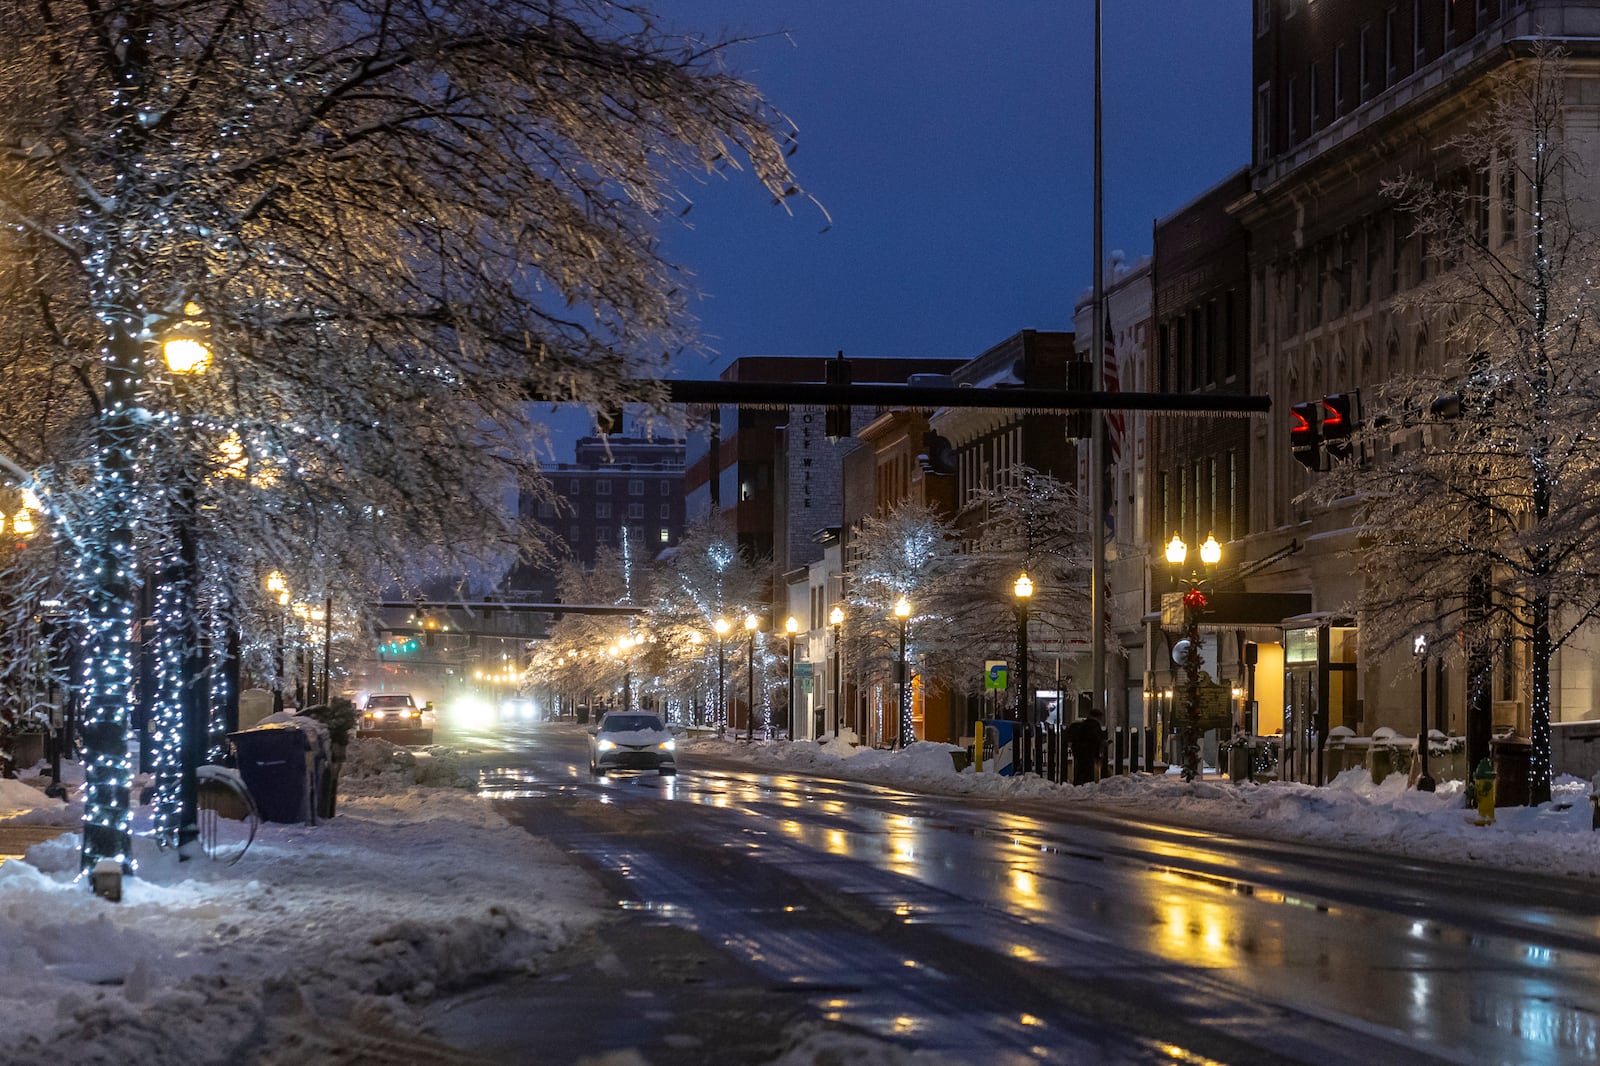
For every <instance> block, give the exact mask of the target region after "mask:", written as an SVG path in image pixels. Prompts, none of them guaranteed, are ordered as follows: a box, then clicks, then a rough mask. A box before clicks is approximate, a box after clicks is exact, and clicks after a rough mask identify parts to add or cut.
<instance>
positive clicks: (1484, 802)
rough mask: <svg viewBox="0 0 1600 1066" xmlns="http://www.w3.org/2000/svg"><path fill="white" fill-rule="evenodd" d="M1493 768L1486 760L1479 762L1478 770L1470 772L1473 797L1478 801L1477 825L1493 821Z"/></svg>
mask: <svg viewBox="0 0 1600 1066" xmlns="http://www.w3.org/2000/svg"><path fill="white" fill-rule="evenodd" d="M1494 779H1495V772H1494V767H1493V766H1491V765H1490V763H1489V760H1488V758H1484V759H1481V760H1479V762H1478V768H1477V769H1476V770H1474V771H1472V787H1473V795H1474V796H1475V797H1476V799H1477V801H1478V824H1479V825H1489V824H1491V823H1492V822H1493V821H1494Z"/></svg>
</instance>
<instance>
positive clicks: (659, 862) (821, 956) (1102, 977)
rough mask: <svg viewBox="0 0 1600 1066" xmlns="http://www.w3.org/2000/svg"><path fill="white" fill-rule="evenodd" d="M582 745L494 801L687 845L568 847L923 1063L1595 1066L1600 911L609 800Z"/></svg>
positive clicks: (1041, 839)
mask: <svg viewBox="0 0 1600 1066" xmlns="http://www.w3.org/2000/svg"><path fill="white" fill-rule="evenodd" d="M573 736H576V737H577V738H578V744H577V746H574V745H573V743H572V739H571V737H561V736H559V735H555V736H553V735H551V734H550V733H549V732H546V733H544V734H540V735H539V740H540V743H541V744H543V745H546V746H548V747H550V748H551V749H552V750H550V751H546V752H542V753H539V754H537V755H528V756H523V755H520V754H519V755H518V756H516V757H515V758H508V759H506V760H505V763H506V764H505V765H504V766H501V767H497V768H495V769H490V770H485V771H484V774H483V776H482V779H481V786H480V787H481V791H482V792H483V793H484V794H485V795H490V796H493V797H496V798H501V799H512V800H515V799H522V800H529V799H541V798H550V797H553V796H568V797H579V798H582V799H583V800H588V801H592V800H594V799H595V798H599V799H600V800H601V801H602V802H603V803H604V804H605V805H606V806H607V807H613V806H615V807H618V808H620V809H623V810H626V811H627V812H630V814H631V816H633V817H639V818H645V817H649V818H653V819H659V820H660V821H663V822H668V823H670V824H672V825H673V826H674V827H675V830H674V832H675V833H676V834H686V835H689V836H692V840H693V844H694V847H695V848H697V849H708V848H709V849H719V850H720V853H721V855H722V856H723V859H722V861H720V862H719V863H717V864H708V863H706V862H693V861H688V859H687V857H686V852H687V851H688V850H689V849H688V848H687V847H677V848H674V847H672V846H670V844H671V840H672V835H665V836H663V835H649V834H640V835H638V836H630V835H629V834H626V833H618V832H615V831H599V830H597V831H595V832H592V833H588V834H583V833H578V834H575V835H573V836H571V837H569V838H567V839H564V840H563V841H562V844H563V846H564V847H565V848H566V849H567V850H569V851H571V852H573V853H576V854H581V855H585V856H587V857H588V858H589V860H590V861H591V862H593V863H594V864H595V865H596V866H597V867H598V868H599V869H601V870H603V871H607V872H609V873H611V874H612V875H614V876H615V877H617V878H619V879H621V880H622V881H623V882H624V883H625V884H626V885H627V886H628V893H629V896H630V897H631V898H630V899H629V900H628V901H627V903H626V904H625V906H627V907H629V908H631V909H635V910H645V911H649V912H650V913H651V916H652V917H653V918H659V919H660V920H662V921H667V922H671V923H674V924H677V925H680V926H683V927H686V928H692V929H694V930H695V931H697V932H698V933H699V934H700V935H702V936H703V937H705V938H707V939H709V940H712V941H713V942H715V943H718V944H720V945H721V946H722V947H723V948H724V949H725V950H726V951H728V952H730V953H732V954H734V955H736V956H738V957H739V958H741V959H742V960H743V961H744V962H746V963H748V964H749V965H751V966H753V967H755V968H756V969H757V970H759V971H760V972H762V973H764V974H766V975H767V976H768V977H769V978H770V979H771V981H772V982H773V984H774V986H775V987H780V988H781V987H785V986H787V987H789V988H793V989H797V990H803V991H804V992H805V993H806V994H808V995H810V996H811V997H812V1002H813V1004H814V1006H815V1007H816V1009H817V1010H818V1011H819V1012H820V1014H821V1016H822V1017H825V1018H828V1019H830V1020H834V1021H838V1022H839V1023H841V1024H846V1025H851V1026H855V1027H857V1028H860V1029H864V1030H866V1031H869V1032H873V1033H876V1034H878V1035H880V1036H883V1037H885V1038H888V1039H894V1040H896V1041H898V1042H903V1043H905V1044H906V1045H907V1046H912V1047H921V1048H936V1049H940V1050H943V1051H945V1052H946V1053H947V1054H953V1055H956V1056H957V1057H961V1058H964V1057H965V1056H968V1055H980V1054H981V1057H982V1059H983V1061H989V1062H1005V1061H1018V1062H1023V1061H1030V1062H1031V1061H1078V1060H1080V1059H1081V1060H1082V1061H1119V1062H1156V1061H1163V1062H1173V1061H1196V1062H1198V1061H1204V1060H1205V1059H1206V1057H1207V1055H1206V1053H1205V1052H1206V1051H1207V1050H1209V1051H1211V1052H1212V1053H1213V1054H1214V1053H1215V1052H1216V1049H1217V1048H1222V1049H1224V1051H1227V1052H1228V1053H1227V1054H1224V1055H1222V1057H1221V1060H1222V1061H1261V1062H1271V1061H1315V1062H1322V1063H1327V1062H1352V1063H1357V1062H1360V1063H1362V1064H1363V1066H1370V1064H1371V1063H1373V1062H1385V1061H1393V1060H1394V1059H1396V1058H1398V1057H1400V1056H1402V1055H1403V1056H1404V1057H1406V1058H1407V1059H1409V1060H1411V1061H1457V1062H1518V1063H1533V1062H1552V1063H1554V1062H1578V1061H1596V1060H1600V1034H1597V1025H1596V1017H1597V1013H1600V980H1597V977H1600V944H1597V941H1596V934H1597V931H1600V907H1597V906H1596V905H1595V903H1593V902H1590V901H1588V899H1587V895H1586V894H1585V893H1582V892H1579V891H1573V890H1562V889H1551V890H1550V891H1548V892H1546V891H1543V890H1541V889H1539V888H1538V882H1537V881H1535V880H1534V879H1531V878H1528V879H1524V881H1526V882H1527V884H1525V885H1524V886H1523V891H1521V892H1519V893H1517V894H1516V895H1511V892H1512V891H1513V890H1514V889H1515V887H1516V886H1517V885H1518V884H1519V882H1518V881H1517V880H1515V879H1511V878H1506V877H1504V876H1503V875H1497V876H1494V877H1490V878H1488V879H1487V880H1486V881H1485V882H1484V883H1483V884H1482V885H1477V884H1474V883H1473V879H1472V878H1471V877H1469V876H1467V875H1466V874H1465V873H1464V872H1461V871H1456V872H1455V874H1454V876H1453V877H1451V876H1448V875H1447V872H1445V871H1444V870H1443V868H1434V867H1430V866H1428V865H1427V864H1419V863H1408V862H1402V861H1399V860H1382V859H1375V860H1373V861H1371V862H1368V861H1366V860H1365V859H1363V858H1361V857H1357V856H1347V855H1329V854H1326V853H1323V852H1318V851H1317V850H1316V849H1308V848H1304V847H1298V846H1278V845H1272V844H1264V843H1260V842H1254V843H1252V842H1233V841H1229V840H1227V839H1219V838H1214V837H1212V836H1210V835H1208V834H1205V833H1200V832H1196V831H1193V830H1184V829H1169V828H1167V827H1144V826H1132V825H1127V824H1122V823H1113V822H1107V821H1093V820H1091V821H1089V822H1081V821H1079V820H1077V818H1076V817H1071V818H1067V817H1063V818H1060V819H1057V818H1048V819H1047V818H1043V817H1035V816H1033V815H1032V814H1030V813H1021V812H1018V811H1015V810H1009V811H1008V810H1001V809H998V808H997V807H995V806H992V805H985V804H978V803H974V802H970V801H964V800H957V799H945V798H937V797H922V796H917V795H913V794H910V793H906V792H903V791H899V790H893V789H882V788H874V787H872V786H868V785H862V784H856V783H849V782H838V781H829V780H824V779H816V778H808V777H805V776H803V775H795V774H784V773H777V774H763V773H757V772H754V771H750V770H741V769H738V768H735V767H733V766H731V765H730V764H719V765H718V766H700V767H698V768H697V767H696V766H695V764H694V762H693V761H692V760H691V759H689V758H685V759H684V760H683V770H682V772H681V773H680V775H679V776H678V777H677V778H676V779H674V778H657V777H655V776H654V775H645V776H639V777H628V776H618V777H609V778H603V779H600V780H599V781H591V780H590V778H589V777H588V775H587V772H586V771H587V766H586V765H584V766H582V767H581V768H580V767H579V766H578V765H577V762H578V761H579V759H580V756H575V755H574V752H581V744H582V740H581V734H576V733H574V734H573ZM663 802H665V803H666V804H668V807H667V808H662V806H661V805H662V803H663ZM680 803H681V804H685V805H689V806H694V807H705V808H711V809H712V810H711V811H708V812H707V814H706V815H705V816H703V817H699V816H690V815H688V814H687V813H671V809H672V808H675V807H676V806H677V805H678V804H680ZM648 824H651V825H654V824H655V822H653V821H652V822H650V823H648ZM686 842H687V837H683V838H681V839H680V843H686ZM758 886H767V887H769V888H770V889H771V893H770V898H761V897H760V896H759V895H758V894H757V893H756V892H755V891H754V890H755V888H756V887H758ZM797 886H803V889H804V890H803V891H801V890H799V889H798V888H797ZM817 901H821V902H820V903H819V902H817ZM986 967H992V971H993V981H990V982H985V980H984V978H983V974H984V973H985V969H986ZM958 971H959V972H958ZM1019 974H1020V975H1021V976H1020V977H1019ZM975 975H976V977H975ZM995 982H999V983H1000V985H1001V987H996V986H995ZM1007 982H1012V983H1013V984H1015V985H1027V986H1033V987H1030V988H1029V989H1028V993H1029V994H1028V995H1021V994H1020V991H1021V990H1020V989H1019V994H1018V995H1016V996H1011V995H1008V994H1007V989H1006V987H1004V986H1005V983H1007ZM986 983H987V984H988V987H984V986H985V984H986ZM1013 1000H1015V1001H1016V1002H1017V1003H1018V1004H1019V1007H1018V1009H1016V1010H1010V1009H1005V1008H1007V1007H1009V1005H1010V1003H1011V1001H1013ZM997 1004H998V1005H999V1006H998V1007H997ZM1119 1004H1120V1005H1121V1008H1122V1009H1121V1011H1120V1012H1119V1011H1118V1009H1117V1007H1118V1005H1119ZM1024 1005H1025V1006H1026V1007H1027V1009H1021V1008H1022V1006H1024ZM1109 1037H1114V1040H1108V1038H1109ZM1175 1037H1176V1038H1175ZM1252 1049H1253V1052H1254V1054H1251V1051H1252Z"/></svg>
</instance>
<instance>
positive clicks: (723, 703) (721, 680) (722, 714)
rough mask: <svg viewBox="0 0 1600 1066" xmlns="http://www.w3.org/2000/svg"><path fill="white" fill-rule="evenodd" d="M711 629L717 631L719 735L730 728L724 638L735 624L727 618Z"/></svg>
mask: <svg viewBox="0 0 1600 1066" xmlns="http://www.w3.org/2000/svg"><path fill="white" fill-rule="evenodd" d="M711 628H712V629H715V630H716V631H717V721H716V726H717V735H718V736H720V735H721V734H722V731H723V730H724V729H726V728H728V682H727V671H728V654H727V647H726V645H725V644H724V643H723V638H725V637H726V636H727V635H728V630H730V629H732V628H733V623H732V622H730V621H728V620H727V619H726V618H718V619H717V620H716V621H715V622H713V623H711Z"/></svg>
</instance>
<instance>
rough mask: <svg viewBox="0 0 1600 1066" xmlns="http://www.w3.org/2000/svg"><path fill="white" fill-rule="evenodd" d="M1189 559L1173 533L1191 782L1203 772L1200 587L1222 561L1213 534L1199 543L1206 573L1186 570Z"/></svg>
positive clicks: (1170, 555) (1170, 554)
mask: <svg viewBox="0 0 1600 1066" xmlns="http://www.w3.org/2000/svg"><path fill="white" fill-rule="evenodd" d="M1188 558H1189V546H1188V545H1187V544H1185V543H1184V542H1183V538H1182V537H1180V536H1178V535H1177V534H1176V533H1174V534H1173V535H1172V540H1171V541H1170V542H1169V543H1168V544H1167V562H1168V563H1169V564H1170V565H1171V566H1172V571H1173V577H1174V578H1175V579H1177V580H1181V581H1182V582H1183V584H1184V585H1186V586H1187V587H1186V588H1185V590H1184V593H1183V599H1182V603H1183V631H1184V639H1183V641H1182V648H1181V656H1180V654H1179V651H1180V649H1174V654H1173V659H1174V661H1176V662H1178V663H1179V664H1180V665H1181V666H1182V667H1183V674H1184V681H1185V686H1186V689H1187V693H1186V695H1185V704H1186V706H1185V708H1184V723H1183V779H1184V780H1185V781H1194V780H1195V779H1197V778H1199V777H1200V776H1201V775H1202V773H1203V772H1204V767H1203V766H1202V764H1201V761H1200V615H1201V614H1202V613H1203V612H1204V611H1205V609H1206V604H1207V602H1208V600H1207V598H1206V594H1205V590H1204V589H1203V588H1202V586H1203V585H1205V584H1206V581H1207V573H1208V572H1209V571H1210V570H1211V569H1213V568H1214V567H1215V566H1216V565H1217V564H1218V563H1219V562H1221V561H1222V546H1221V545H1220V544H1218V543H1217V538H1216V535H1215V534H1207V535H1206V540H1205V543H1204V544H1202V545H1200V562H1201V563H1202V564H1204V566H1205V571H1206V572H1202V571H1201V570H1200V569H1199V568H1196V567H1191V568H1189V569H1188V570H1185V569H1184V563H1185V562H1186V561H1187V560H1188Z"/></svg>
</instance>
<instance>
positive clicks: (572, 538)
mask: <svg viewBox="0 0 1600 1066" xmlns="http://www.w3.org/2000/svg"><path fill="white" fill-rule="evenodd" d="M574 453H575V454H574V461H573V462H571V463H560V464H557V465H555V466H553V467H546V468H545V470H544V474H545V477H546V478H548V479H549V481H550V484H551V487H552V488H553V489H554V490H555V492H556V499H554V500H543V501H540V500H525V501H524V502H523V505H522V518H523V520H524V521H532V522H537V523H539V524H540V525H541V526H543V527H544V528H545V529H546V530H547V531H548V532H549V534H550V542H551V544H552V547H553V549H554V552H555V558H554V559H553V560H552V561H551V564H550V565H546V566H526V565H525V566H521V567H518V568H517V569H516V570H514V571H513V573H512V576H511V578H510V579H509V580H508V582H507V584H508V586H510V590H514V591H515V592H517V593H518V594H519V595H521V594H527V595H528V596H529V598H534V599H543V600H550V599H554V597H555V593H556V589H555V575H556V571H557V568H558V567H559V565H560V561H561V560H563V559H573V560H576V561H577V562H580V563H582V564H583V565H585V566H593V565H594V561H595V553H596V551H597V550H599V549H601V548H611V549H613V550H619V551H620V550H621V548H622V546H623V543H624V540H626V543H627V545H628V549H629V551H630V552H631V553H632V554H633V556H634V558H635V559H636V560H638V561H640V562H644V561H647V560H650V559H653V558H655V557H656V555H658V554H659V553H660V552H661V551H662V549H664V548H670V547H674V546H676V545H677V543H678V541H679V540H680V539H681V538H682V536H683V523H684V495H683V458H684V442H683V441H682V440H677V439H659V438H652V437H630V436H626V435H617V436H610V437H583V438H581V439H580V440H579V441H578V443H577V446H576V448H575V449H574Z"/></svg>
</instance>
